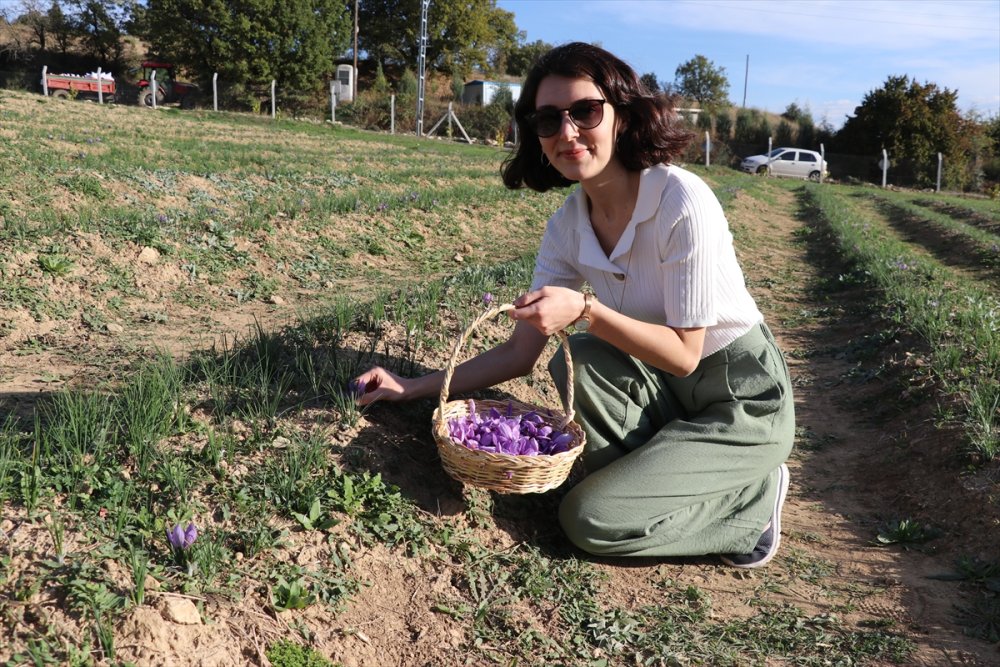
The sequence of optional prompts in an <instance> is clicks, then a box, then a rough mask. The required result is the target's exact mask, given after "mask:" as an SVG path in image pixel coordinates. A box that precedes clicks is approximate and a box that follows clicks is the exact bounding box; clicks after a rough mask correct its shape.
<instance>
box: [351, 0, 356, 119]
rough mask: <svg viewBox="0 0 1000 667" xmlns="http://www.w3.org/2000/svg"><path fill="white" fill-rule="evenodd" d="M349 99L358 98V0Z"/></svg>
mask: <svg viewBox="0 0 1000 667" xmlns="http://www.w3.org/2000/svg"><path fill="white" fill-rule="evenodd" d="M351 88H352V90H351V99H352V100H356V99H358V0H354V76H352V77H351Z"/></svg>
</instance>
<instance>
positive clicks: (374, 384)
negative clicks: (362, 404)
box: [347, 377, 382, 398]
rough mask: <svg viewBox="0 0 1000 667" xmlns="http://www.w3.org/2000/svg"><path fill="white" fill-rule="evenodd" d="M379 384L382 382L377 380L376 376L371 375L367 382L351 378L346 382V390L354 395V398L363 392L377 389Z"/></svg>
mask: <svg viewBox="0 0 1000 667" xmlns="http://www.w3.org/2000/svg"><path fill="white" fill-rule="evenodd" d="M380 384H382V382H381V380H379V379H378V377H373V378H372V379H371V380H369V381H368V382H361V381H360V380H351V381H350V382H349V383H348V384H347V388H348V390H350V392H351V395H352V396H354V398H361V397H362V396H364V395H365V394H367V393H369V392H373V391H375V390H376V389H378V388H379V385H380Z"/></svg>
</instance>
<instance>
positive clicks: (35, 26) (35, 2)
mask: <svg viewBox="0 0 1000 667" xmlns="http://www.w3.org/2000/svg"><path fill="white" fill-rule="evenodd" d="M21 8H22V10H23V12H22V13H21V15H20V16H18V17H17V18H16V19H15V20H14V23H16V24H20V25H25V26H28V28H29V29H30V30H31V38H32V40H33V41H34V42H35V43H36V44H38V50H39V51H44V50H45V49H46V46H47V43H48V37H49V32H50V31H49V20H48V17H47V16H46V15H45V12H44V11H42V3H41V2H40V1H39V0H21Z"/></svg>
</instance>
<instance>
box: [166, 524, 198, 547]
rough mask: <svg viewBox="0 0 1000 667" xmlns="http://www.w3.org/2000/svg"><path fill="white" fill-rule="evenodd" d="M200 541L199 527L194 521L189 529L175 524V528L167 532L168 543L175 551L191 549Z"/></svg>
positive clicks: (189, 525) (188, 526)
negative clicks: (196, 541)
mask: <svg viewBox="0 0 1000 667" xmlns="http://www.w3.org/2000/svg"><path fill="white" fill-rule="evenodd" d="M196 539H198V527H197V526H196V525H194V522H193V521H192V522H191V523H189V524H188V525H187V528H182V527H181V524H179V523H178V524H174V527H173V528H171V529H170V530H168V531H167V541H168V542H170V546H172V547H173V548H174V549H177V550H180V551H184V550H187V549H190V548H191V545H192V544H194V541H195V540H196Z"/></svg>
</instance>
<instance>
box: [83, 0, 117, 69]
mask: <svg viewBox="0 0 1000 667" xmlns="http://www.w3.org/2000/svg"><path fill="white" fill-rule="evenodd" d="M70 6H71V9H72V15H73V22H74V24H75V26H76V32H77V35H78V36H79V37H80V40H81V41H82V43H83V45H84V47H85V49H86V51H87V53H88V54H89V55H91V56H93V57H95V58H97V59H98V60H99V61H100V63H101V64H102V65H108V64H110V63H118V62H120V61H121V58H122V52H123V51H124V46H123V44H122V37H123V36H124V34H125V32H124V26H125V23H126V22H127V21H128V20H129V18H130V16H131V11H132V4H131V3H130V2H115V1H114V0H73V1H72V2H71V3H70Z"/></svg>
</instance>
